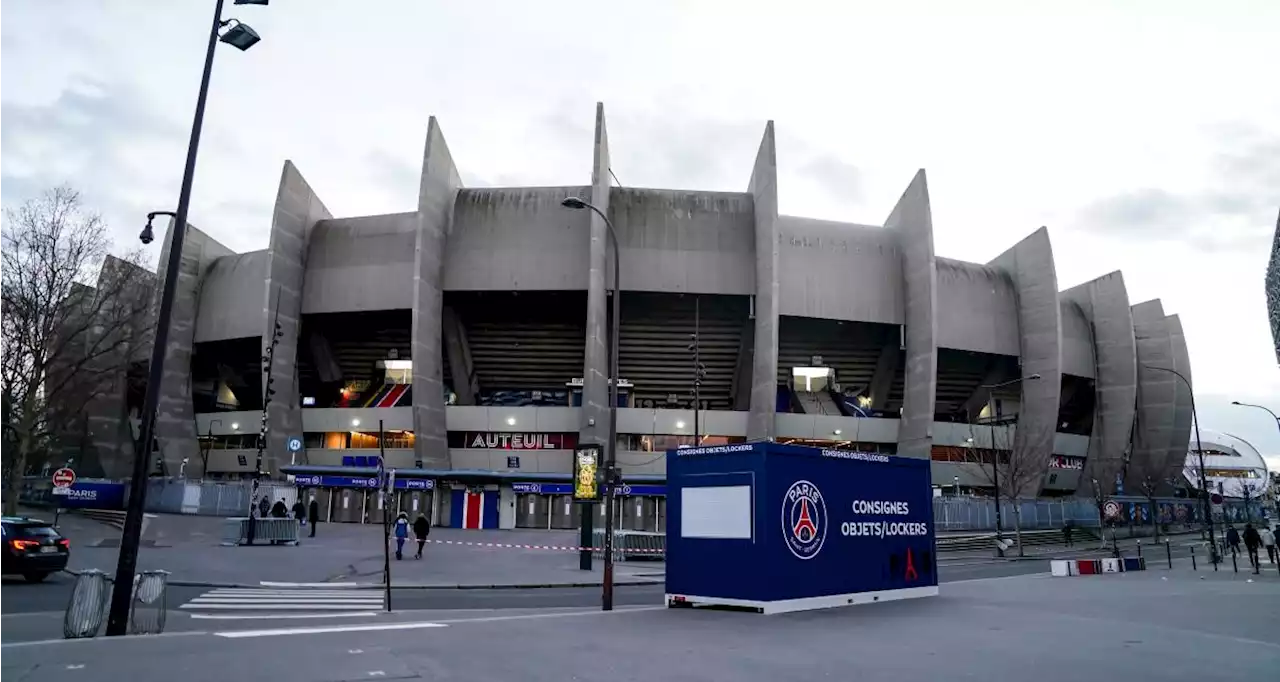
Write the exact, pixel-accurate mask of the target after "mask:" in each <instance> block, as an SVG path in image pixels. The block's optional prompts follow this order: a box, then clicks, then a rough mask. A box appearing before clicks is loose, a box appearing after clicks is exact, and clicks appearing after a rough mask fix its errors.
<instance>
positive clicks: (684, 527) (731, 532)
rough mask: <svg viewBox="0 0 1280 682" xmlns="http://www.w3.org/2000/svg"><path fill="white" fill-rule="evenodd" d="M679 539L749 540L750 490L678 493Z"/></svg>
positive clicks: (719, 488) (738, 487)
mask: <svg viewBox="0 0 1280 682" xmlns="http://www.w3.org/2000/svg"><path fill="white" fill-rule="evenodd" d="M680 537H685V538H719V539H733V540H750V539H751V486H749V485H733V486H704V487H696V488H681V489H680Z"/></svg>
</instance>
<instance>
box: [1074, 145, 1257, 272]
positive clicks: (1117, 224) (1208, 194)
mask: <svg viewBox="0 0 1280 682" xmlns="http://www.w3.org/2000/svg"><path fill="white" fill-rule="evenodd" d="M1216 132H1217V134H1216V135H1215V136H1213V137H1212V138H1211V141H1212V142H1213V143H1215V145H1220V150H1219V151H1216V152H1214V153H1213V154H1212V155H1211V156H1210V158H1209V159H1208V161H1207V162H1206V163H1205V168H1206V170H1207V171H1208V173H1207V174H1208V176H1209V180H1208V181H1207V182H1206V183H1205V185H1207V188H1205V189H1195V190H1184V191H1173V190H1168V189H1164V188H1161V187H1138V188H1135V189H1129V190H1125V191H1122V192H1118V193H1115V194H1111V195H1109V196H1104V197H1102V198H1099V199H1096V200H1094V201H1092V202H1090V203H1088V204H1087V205H1085V206H1084V207H1083V208H1082V209H1081V210H1080V211H1079V214H1078V216H1077V218H1076V221H1075V224H1076V226H1077V227H1079V228H1081V229H1083V230H1086V231H1090V232H1093V233H1096V234H1099V235H1103V236H1108V237H1114V238H1120V239H1143V240H1162V241H1175V240H1179V241H1187V242H1190V243H1192V244H1193V245H1194V246H1195V247H1197V248H1200V249H1205V250H1210V251H1237V250H1251V249H1256V248H1260V245H1265V243H1266V241H1267V239H1268V238H1269V236H1270V234H1271V222H1272V221H1271V216H1272V215H1274V212H1275V211H1276V209H1277V207H1280V135H1276V134H1268V133H1264V132H1263V131H1261V130H1259V129H1257V128H1253V127H1246V126H1231V127H1226V126H1220V127H1218V129H1217V131H1216Z"/></svg>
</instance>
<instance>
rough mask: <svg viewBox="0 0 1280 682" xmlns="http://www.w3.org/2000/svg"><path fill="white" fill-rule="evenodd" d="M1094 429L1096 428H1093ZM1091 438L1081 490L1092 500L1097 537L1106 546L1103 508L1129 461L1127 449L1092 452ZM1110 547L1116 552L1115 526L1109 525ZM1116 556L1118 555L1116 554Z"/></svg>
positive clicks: (1105, 523) (1092, 443) (1092, 440)
mask: <svg viewBox="0 0 1280 682" xmlns="http://www.w3.org/2000/svg"><path fill="white" fill-rule="evenodd" d="M1095 428H1096V427H1095ZM1094 440H1095V439H1093V438H1090V439H1089V446H1090V448H1091V450H1090V451H1089V452H1088V453H1087V454H1086V456H1085V460H1084V469H1083V470H1082V471H1081V472H1080V475H1081V477H1082V478H1083V480H1082V481H1081V488H1082V489H1084V490H1087V491H1088V493H1089V497H1090V498H1092V499H1093V506H1094V508H1095V509H1096V510H1097V513H1098V535H1099V537H1100V538H1101V539H1102V542H1103V545H1104V546H1105V544H1106V541H1107V540H1106V526H1107V525H1108V524H1107V518H1106V512H1105V511H1104V509H1103V507H1104V505H1106V503H1107V500H1108V499H1110V498H1111V496H1112V495H1114V494H1115V493H1116V484H1117V481H1118V480H1121V477H1122V476H1123V475H1124V474H1123V471H1124V469H1125V466H1126V465H1127V463H1128V460H1129V452H1130V451H1129V449H1128V448H1126V449H1125V451H1124V452H1120V453H1108V452H1094V451H1093V450H1092V447H1093V445H1094ZM1110 525H1111V546H1112V549H1113V551H1115V550H1116V544H1115V543H1116V531H1115V524H1114V523H1111V524H1110ZM1117 556H1118V554H1117Z"/></svg>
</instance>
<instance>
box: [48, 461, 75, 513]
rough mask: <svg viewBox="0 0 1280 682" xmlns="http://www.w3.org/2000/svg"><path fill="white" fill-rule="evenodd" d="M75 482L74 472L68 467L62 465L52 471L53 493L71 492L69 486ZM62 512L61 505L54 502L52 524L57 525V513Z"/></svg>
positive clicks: (64, 493) (63, 493)
mask: <svg viewBox="0 0 1280 682" xmlns="http://www.w3.org/2000/svg"><path fill="white" fill-rule="evenodd" d="M75 482H76V472H75V471H72V470H71V468H69V467H62V468H61V469H58V470H57V471H55V472H53V494H54V495H66V494H67V493H69V492H71V486H72V485H73V484H74V483H75ZM61 513H62V505H60V504H55V505H54V506H53V525H54V527H57V525H58V515H59V514H61Z"/></svg>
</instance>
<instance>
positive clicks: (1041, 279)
mask: <svg viewBox="0 0 1280 682" xmlns="http://www.w3.org/2000/svg"><path fill="white" fill-rule="evenodd" d="M989 265H991V266H992V267H995V268H997V269H1000V270H1003V271H1004V272H1005V273H1007V274H1008V275H1009V277H1010V278H1011V279H1012V280H1013V287H1014V293H1015V295H1016V296H1017V301H1018V333H1019V346H1020V364H1021V365H1022V368H1021V369H1022V378H1024V379H1025V378H1026V377H1029V376H1031V375H1033V374H1038V375H1040V380H1039V381H1023V382H1022V384H1021V389H1022V404H1021V405H1020V406H1019V408H1018V428H1017V429H1016V430H1015V431H1014V436H1013V450H1014V452H1017V453H1029V454H1030V455H1031V456H1032V457H1035V458H1036V460H1035V461H1040V460H1043V463H1044V470H1045V471H1048V470H1049V460H1050V457H1051V455H1052V454H1053V437H1054V434H1056V433H1057V431H1058V408H1059V399H1060V397H1061V391H1062V307H1061V306H1060V305H1059V303H1058V271H1057V268H1056V267H1055V266H1054V263H1053V246H1052V244H1050V242H1049V230H1048V229H1047V228H1044V227H1041V228H1040V229H1038V230H1036V231H1035V232H1032V233H1031V234H1030V235H1029V236H1027V237H1026V238H1025V239H1023V240H1022V241H1020V242H1018V243H1017V244H1014V245H1013V247H1012V248H1010V249H1009V250H1008V251H1005V252H1004V253H1002V254H1000V255H999V256H996V258H995V259H994V260H992V261H991V263H989ZM1011 492H1012V494H1017V493H1020V492H1024V491H1011ZM1033 492H1037V493H1038V492H1039V490H1036V491H1033Z"/></svg>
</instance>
